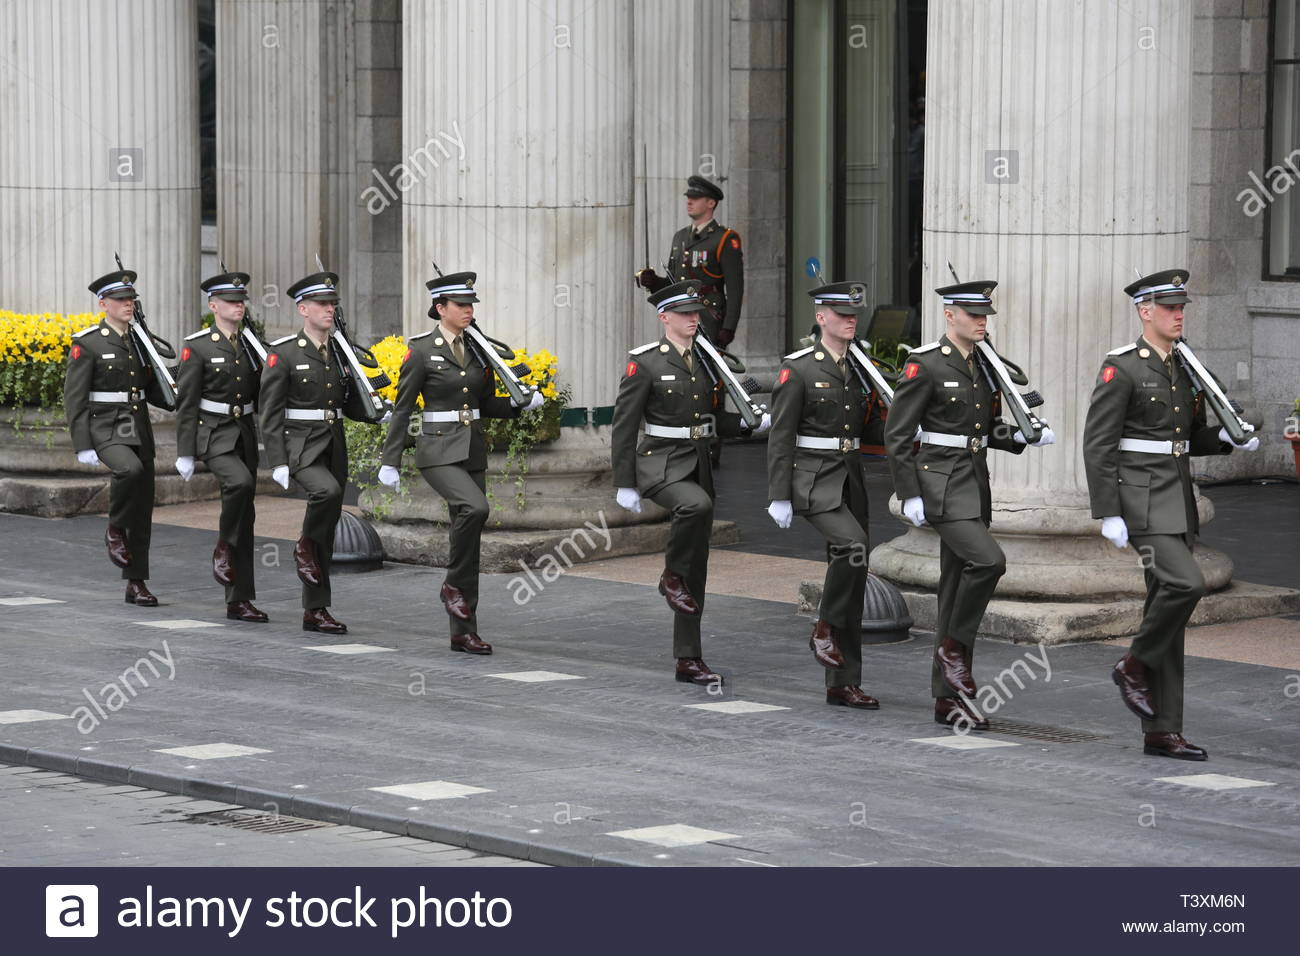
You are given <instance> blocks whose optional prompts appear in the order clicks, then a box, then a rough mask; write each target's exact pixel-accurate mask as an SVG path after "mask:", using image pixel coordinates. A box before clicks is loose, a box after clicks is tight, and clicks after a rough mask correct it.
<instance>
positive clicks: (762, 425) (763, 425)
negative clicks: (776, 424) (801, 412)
mask: <svg viewBox="0 0 1300 956" xmlns="http://www.w3.org/2000/svg"><path fill="white" fill-rule="evenodd" d="M771 427H772V415H771V413H770V412H764V413H763V419H762V421H760V422H759V423H758V424H757V425H755V426H754V430H753V432H751V434H754V435H761V434H763V432H765V431H767V430H768V429H769V428H771ZM784 527H787V528H788V527H790V526H789V525H788V524H787V525H784Z"/></svg>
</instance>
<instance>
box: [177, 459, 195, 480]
mask: <svg viewBox="0 0 1300 956" xmlns="http://www.w3.org/2000/svg"><path fill="white" fill-rule="evenodd" d="M176 474H178V475H180V476H181V477H182V478H184V479H185V480H186V481H189V480H190V479H191V478H193V477H194V459H193V458H191V457H190V456H189V455H182V456H181V457H180V458H177V459H176Z"/></svg>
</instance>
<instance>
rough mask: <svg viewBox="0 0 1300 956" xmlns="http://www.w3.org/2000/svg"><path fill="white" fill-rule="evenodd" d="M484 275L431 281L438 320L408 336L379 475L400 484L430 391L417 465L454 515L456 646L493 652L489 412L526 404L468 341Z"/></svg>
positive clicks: (509, 412)
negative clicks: (481, 618) (488, 612)
mask: <svg viewBox="0 0 1300 956" xmlns="http://www.w3.org/2000/svg"><path fill="white" fill-rule="evenodd" d="M477 278H478V276H477V275H476V274H475V273H473V272H457V273H453V274H450V275H443V276H439V277H438V278H436V279H430V280H429V281H428V282H427V283H425V287H426V288H427V289H428V290H429V294H430V295H431V296H432V297H433V304H432V305H431V306H430V307H429V318H431V319H437V320H438V324H437V325H436V326H435V327H434V328H433V329H430V330H429V331H428V332H421V333H420V334H419V335H413V336H411V337H410V338H409V339H408V340H407V344H408V346H409V347H408V348H407V351H406V355H405V357H404V358H403V359H402V370H401V374H400V376H399V377H398V380H397V402H396V404H395V405H394V407H393V417H392V419H391V421H390V422H389V424H388V435H387V438H386V439H385V441H384V448H383V453H382V465H381V467H380V469H379V481H380V482H381V483H383V484H385V485H388V486H389V487H390V488H394V489H397V488H399V485H400V476H399V472H398V469H399V467H400V465H401V463H402V450H403V449H404V448H405V446H406V434H407V425H408V422H409V421H410V418H411V415H412V414H413V413H414V412H415V411H416V399H418V398H421V397H423V399H424V411H423V413H421V415H420V433H419V438H418V439H417V440H416V444H415V465H416V467H417V468H419V469H420V474H421V475H422V476H423V477H424V480H425V481H427V482H428V483H429V487H431V488H432V489H433V490H434V491H436V492H437V493H438V494H440V495H442V497H443V498H444V499H445V500H446V502H447V512H448V515H449V516H450V518H451V532H450V540H449V545H450V555H449V557H448V560H447V576H446V578H445V579H444V580H443V584H442V590H441V592H440V597H441V598H442V603H443V606H444V607H445V608H446V609H447V616H448V618H449V620H450V624H451V649H452V650H453V651H461V652H463V653H467V654H491V653H492V645H491V644H489V643H488V642H487V641H485V640H483V639H482V638H481V637H479V634H478V597H479V593H478V582H479V542H480V539H481V536H482V533H483V525H484V524H485V523H486V522H487V518H488V500H487V496H486V494H485V493H484V492H485V490H486V487H487V485H486V478H485V473H486V471H487V445H486V443H485V442H484V440H483V426H482V424H481V419H482V417H483V416H486V417H488V418H515V417H517V416H518V415H519V413H520V412H521V411H522V410H523V409H520V408H519V407H517V406H515V404H514V403H513V402H512V401H511V400H510V399H508V398H500V397H498V396H497V394H496V379H495V377H494V375H493V372H492V369H491V368H490V367H489V366H488V365H487V364H485V362H484V360H483V358H482V357H481V356H480V355H478V354H477V353H476V351H475V349H474V348H471V347H470V345H469V343H468V341H467V336H466V335H465V330H466V329H467V328H469V326H470V323H471V322H473V321H474V304H475V303H476V302H478V301H479V297H478V294H477V293H476V292H475V291H474V283H475V281H476V280H477ZM503 357H504V356H503ZM508 357H511V358H512V357H513V356H508ZM542 402H543V398H542V395H541V393H540V392H535V393H534V394H533V396H532V398H531V400H530V401H529V404H528V405H526V406H525V409H527V410H530V411H531V410H532V409H534V408H537V407H539V406H540V405H541V404H542Z"/></svg>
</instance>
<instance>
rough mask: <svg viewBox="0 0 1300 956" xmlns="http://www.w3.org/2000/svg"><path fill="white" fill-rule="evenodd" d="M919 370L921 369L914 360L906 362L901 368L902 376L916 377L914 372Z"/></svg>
mask: <svg viewBox="0 0 1300 956" xmlns="http://www.w3.org/2000/svg"><path fill="white" fill-rule="evenodd" d="M919 371H921V366H919V365H917V364H916V363H915V362H908V363H907V366H906V367H905V368H904V369H903V378H916V373H917V372H919Z"/></svg>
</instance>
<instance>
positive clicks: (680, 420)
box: [612, 282, 771, 684]
mask: <svg viewBox="0 0 1300 956" xmlns="http://www.w3.org/2000/svg"><path fill="white" fill-rule="evenodd" d="M649 301H650V303H651V304H652V305H654V306H655V307H656V308H657V309H658V312H659V321H660V322H661V323H662V324H663V330H664V335H663V338H661V339H659V341H657V342H650V343H648V344H646V345H642V346H640V347H638V348H635V349H632V351H631V352H630V353H629V355H628V362H627V367H626V368H625V369H624V372H623V381H622V383H621V384H620V385H619V389H618V398H617V400H616V401H615V403H614V426H613V431H614V434H613V440H612V458H613V469H614V484H615V485H616V486H617V498H618V503H619V505H620V506H622V507H623V508H626V509H627V510H629V511H632V512H640V510H641V497H642V496H643V495H644V496H645V497H646V498H649V499H650V500H651V501H653V502H655V504H657V505H660V506H661V507H663V508H666V509H667V510H668V511H670V512H671V514H672V526H671V530H670V531H669V537H668V552H667V555H666V556H665V567H664V572H663V574H662V575H661V576H660V578H659V593H660V594H662V595H664V597H665V598H666V599H667V601H668V606H669V607H670V608H671V609H672V610H673V612H674V614H673V655H674V656H675V657H676V658H677V669H676V678H677V680H679V681H682V682H685V683H694V684H712V683H714V682H717V683H718V684H721V683H722V680H723V679H722V677H721V675H719V674H716V673H714V672H713V671H712V670H710V669H709V666H708V665H707V664H705V663H704V660H703V659H702V654H703V652H702V650H701V647H700V615H701V614H702V613H703V610H704V590H705V584H706V581H707V578H708V567H709V534H710V532H711V531H712V528H713V497H714V492H713V469H712V466H711V465H710V463H709V450H708V443H709V439H710V438H712V437H714V436H715V435H717V434H723V435H739V434H742V433H744V431H745V429H744V425H743V423H742V421H741V418H740V416H739V415H737V414H736V413H735V412H727V411H723V410H721V408H720V406H721V395H719V394H717V392H716V391H715V388H716V389H719V390H720V389H721V387H722V386H721V385H720V384H719V385H717V386H716V387H715V386H714V385H713V383H712V381H711V380H710V378H709V377H708V374H707V372H706V370H705V369H703V368H701V367H700V362H701V361H702V359H700V358H699V356H698V355H697V354H696V353H695V351H694V347H693V346H694V339H695V332H696V329H697V328H698V327H699V322H700V313H701V312H702V311H703V310H705V309H707V308H708V305H707V303H705V301H704V299H703V297H702V296H701V295H700V290H699V287H698V286H697V285H696V284H695V283H694V282H677V283H674V284H673V285H669V286H666V287H665V288H663V289H660V290H659V291H658V292H655V293H653V294H652V295H650V297H649ZM643 419H644V421H645V437H644V438H643V439H642V440H641V442H640V445H638V444H637V433H638V426H639V425H640V424H641V422H642V420H643ZM770 424H771V420H770V419H769V418H768V417H767V416H766V415H764V417H763V421H762V423H761V424H760V425H759V427H758V428H756V429H755V430H754V431H755V434H760V433H762V432H764V431H766V430H767V428H768V427H769V426H770Z"/></svg>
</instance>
